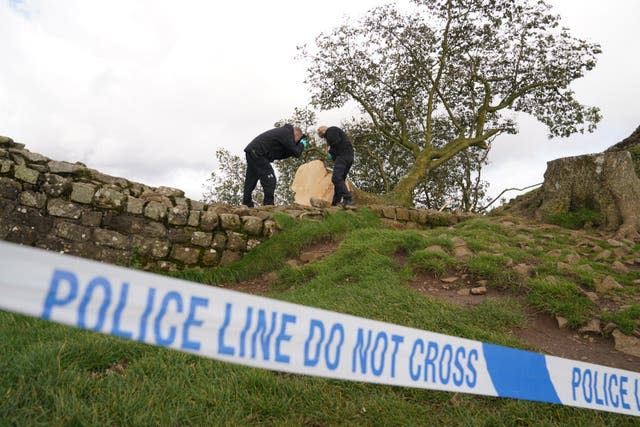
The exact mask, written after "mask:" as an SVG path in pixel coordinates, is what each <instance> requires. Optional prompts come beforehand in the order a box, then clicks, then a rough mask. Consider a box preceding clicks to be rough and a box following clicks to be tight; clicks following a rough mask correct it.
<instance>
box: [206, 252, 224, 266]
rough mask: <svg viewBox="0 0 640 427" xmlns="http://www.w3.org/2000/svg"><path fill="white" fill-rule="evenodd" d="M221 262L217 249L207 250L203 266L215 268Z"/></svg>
mask: <svg viewBox="0 0 640 427" xmlns="http://www.w3.org/2000/svg"><path fill="white" fill-rule="evenodd" d="M219 261H220V256H219V255H218V252H217V251H216V250H215V249H207V250H206V251H204V253H203V254H202V264H203V265H205V266H207V267H213V266H215V265H218V262H219Z"/></svg>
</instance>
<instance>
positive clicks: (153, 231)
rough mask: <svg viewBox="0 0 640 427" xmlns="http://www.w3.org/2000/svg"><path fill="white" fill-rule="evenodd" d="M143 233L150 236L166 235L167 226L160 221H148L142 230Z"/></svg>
mask: <svg viewBox="0 0 640 427" xmlns="http://www.w3.org/2000/svg"><path fill="white" fill-rule="evenodd" d="M142 234H143V235H144V236H149V237H166V236H167V227H165V226H164V225H162V224H160V223H159V222H148V223H147V225H146V226H145V227H144V230H142Z"/></svg>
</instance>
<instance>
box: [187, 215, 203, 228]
mask: <svg viewBox="0 0 640 427" xmlns="http://www.w3.org/2000/svg"><path fill="white" fill-rule="evenodd" d="M187 225H190V226H191V227H197V226H199V225H200V211H190V212H189V218H188V219H187Z"/></svg>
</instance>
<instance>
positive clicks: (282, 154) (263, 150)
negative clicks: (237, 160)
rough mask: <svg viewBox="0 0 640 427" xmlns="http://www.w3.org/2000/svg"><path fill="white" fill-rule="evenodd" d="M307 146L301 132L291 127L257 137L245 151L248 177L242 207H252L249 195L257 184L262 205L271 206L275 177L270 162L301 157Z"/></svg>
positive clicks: (267, 132) (278, 128)
mask: <svg viewBox="0 0 640 427" xmlns="http://www.w3.org/2000/svg"><path fill="white" fill-rule="evenodd" d="M308 145H309V143H308V141H307V138H306V137H304V135H303V134H302V130H301V129H300V128H298V127H294V126H292V125H290V124H286V125H284V126H281V127H277V128H274V129H271V130H268V131H266V132H263V133H261V134H260V135H258V136H256V137H255V138H254V139H253V141H251V142H250V143H249V145H247V147H246V148H245V149H244V152H245V155H246V158H247V173H246V175H245V179H244V193H243V196H242V203H243V204H244V205H246V206H247V207H250V208H252V207H253V200H252V198H251V195H252V193H253V190H255V188H256V185H257V184H258V181H260V185H262V190H263V192H264V202H263V204H264V205H273V200H274V193H275V191H276V174H275V172H274V171H273V167H272V166H271V162H273V161H274V160H282V159H286V158H289V157H292V156H295V157H300V154H302V151H303V150H304V149H305V148H306V147H307V146H308Z"/></svg>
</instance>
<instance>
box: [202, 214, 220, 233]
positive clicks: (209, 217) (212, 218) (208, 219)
mask: <svg viewBox="0 0 640 427" xmlns="http://www.w3.org/2000/svg"><path fill="white" fill-rule="evenodd" d="M216 227H218V213H217V212H216V211H204V212H202V213H201V214H200V228H201V229H202V230H204V231H212V230H215V229H216Z"/></svg>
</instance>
